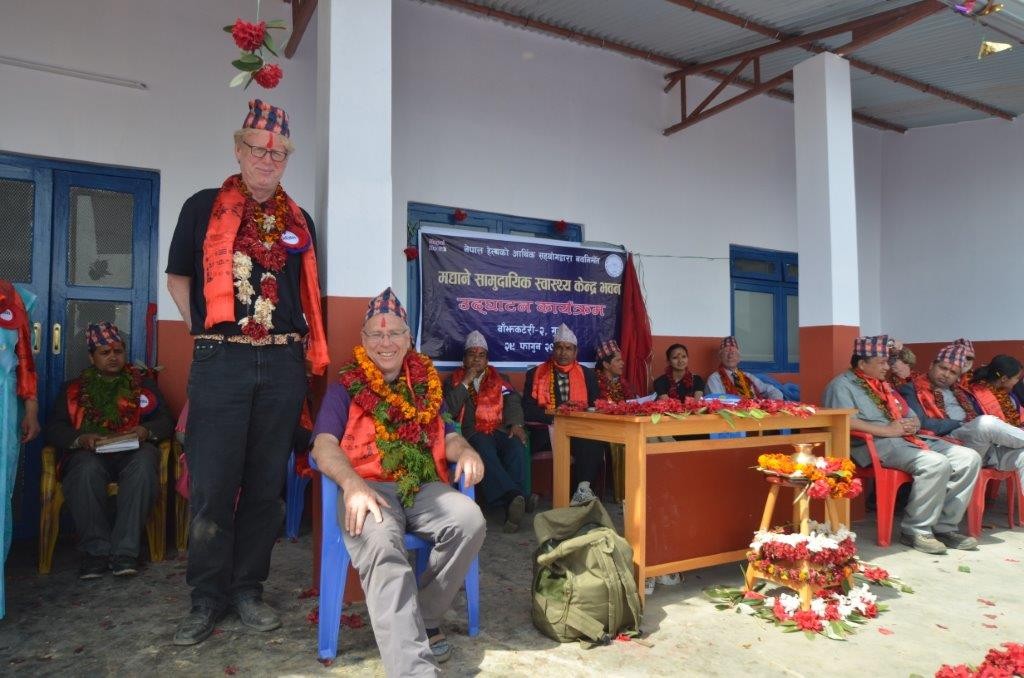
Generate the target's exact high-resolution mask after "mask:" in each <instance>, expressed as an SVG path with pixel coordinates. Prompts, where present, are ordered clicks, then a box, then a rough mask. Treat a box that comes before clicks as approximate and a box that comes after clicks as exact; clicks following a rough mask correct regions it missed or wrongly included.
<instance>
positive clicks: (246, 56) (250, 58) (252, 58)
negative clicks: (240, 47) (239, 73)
mask: <svg viewBox="0 0 1024 678" xmlns="http://www.w3.org/2000/svg"><path fill="white" fill-rule="evenodd" d="M238 60H239V61H241V62H242V63H245V64H260V65H261V66H262V65H263V58H262V57H261V56H260V55H258V54H254V53H253V52H242V55H241V56H240V57H238Z"/></svg>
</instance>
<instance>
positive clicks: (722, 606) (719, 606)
mask: <svg viewBox="0 0 1024 678" xmlns="http://www.w3.org/2000/svg"><path fill="white" fill-rule="evenodd" d="M730 607H732V605H729V604H728V603H718V604H716V605H715V609H716V610H728V609H729V608H730Z"/></svg>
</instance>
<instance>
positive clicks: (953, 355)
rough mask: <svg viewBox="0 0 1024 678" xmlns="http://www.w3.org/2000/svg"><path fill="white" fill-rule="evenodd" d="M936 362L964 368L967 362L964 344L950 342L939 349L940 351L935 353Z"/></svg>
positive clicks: (960, 368)
mask: <svg viewBox="0 0 1024 678" xmlns="http://www.w3.org/2000/svg"><path fill="white" fill-rule="evenodd" d="M935 362H937V363H948V364H950V365H952V366H953V367H955V368H956V369H958V370H962V369H964V365H965V364H967V354H966V352H965V351H964V347H963V346H961V345H959V344H950V345H948V346H943V347H942V348H941V349H939V352H938V353H936V354H935Z"/></svg>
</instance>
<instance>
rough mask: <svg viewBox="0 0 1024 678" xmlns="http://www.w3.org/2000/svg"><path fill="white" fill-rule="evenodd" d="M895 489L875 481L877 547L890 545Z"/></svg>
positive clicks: (894, 507) (894, 510)
mask: <svg viewBox="0 0 1024 678" xmlns="http://www.w3.org/2000/svg"><path fill="white" fill-rule="evenodd" d="M897 489H898V488H895V487H886V486H883V484H882V483H879V482H878V481H877V480H876V481H875V511H876V514H877V516H878V538H877V539H876V541H877V542H878V545H879V546H889V545H891V544H892V523H893V514H894V513H895V512H896V490H897Z"/></svg>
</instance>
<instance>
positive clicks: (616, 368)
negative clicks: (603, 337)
mask: <svg viewBox="0 0 1024 678" xmlns="http://www.w3.org/2000/svg"><path fill="white" fill-rule="evenodd" d="M594 367H595V368H596V371H597V388H598V391H599V392H600V396H599V398H600V399H601V400H610V401H612V402H613V403H621V402H625V401H627V400H630V399H632V398H635V397H636V392H634V391H633V388H632V387H631V386H630V385H629V383H628V382H627V381H626V380H625V379H623V378H622V373H623V372H624V371H625V369H626V363H625V361H623V360H622V351H620V350H619V345H618V344H617V343H615V340H614V339H609V340H608V341H603V342H601V343H600V344H598V346H597V362H596V363H595V364H594Z"/></svg>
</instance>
